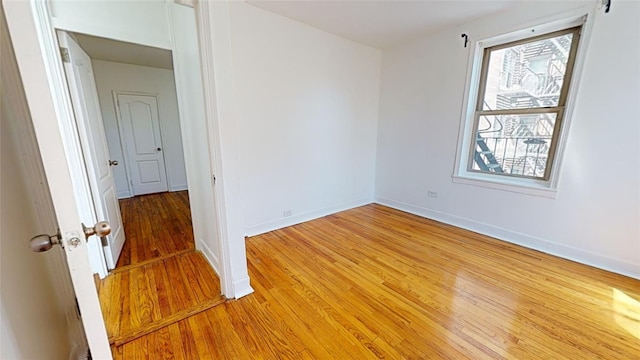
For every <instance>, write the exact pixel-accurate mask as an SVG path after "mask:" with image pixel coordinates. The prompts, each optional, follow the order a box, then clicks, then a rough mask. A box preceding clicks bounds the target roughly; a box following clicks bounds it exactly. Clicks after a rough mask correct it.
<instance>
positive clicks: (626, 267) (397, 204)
mask: <svg viewBox="0 0 640 360" xmlns="http://www.w3.org/2000/svg"><path fill="white" fill-rule="evenodd" d="M375 202H376V203H378V204H381V205H385V206H389V207H392V208H394V209H398V210H401V211H405V212H408V213H411V214H414V215H418V216H422V217H425V218H428V219H433V220H436V221H439V222H442V223H445V224H449V225H453V226H456V227H459V228H462V229H466V230H470V231H473V232H477V233H479V234H483V235H487V236H491V237H493V238H496V239H498V240H502V241H506V242H509V243H512V244H516V245H520V246H523V247H526V248H530V249H533V250H538V251H541V252H544V253H547V254H549V255H554V256H558V257H561V258H565V259H568V260H572V261H576V262H579V263H581V264H585V265H589V266H593V267H596V268H599V269H603V270H607V271H611V272H614V273H618V274H621V275H625V276H629V277H632V278H635V279H639V280H640V264H634V263H632V262H628V261H623V260H619V259H613V258H610V257H607V256H603V255H599V254H594V253H592V252H589V251H584V250H582V249H578V248H574V247H571V246H567V245H563V244H559V243H557V242H554V241H550V240H545V239H541V238H538V237H535V236H531V235H527V234H523V233H520V232H517V231H512V230H508V229H504V228H501V227H498V226H493V225H490V224H487V223H483V222H479V221H475V220H471V219H468V218H464V217H460V216H456V215H452V214H448V213H445V212H441V211H436V210H432V209H427V208H423V207H420V206H416V205H412V204H408V203H404V202H401V201H395V200H391V199H387V198H384V197H380V196H376V199H375Z"/></svg>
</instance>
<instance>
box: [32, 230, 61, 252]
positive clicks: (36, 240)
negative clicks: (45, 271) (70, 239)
mask: <svg viewBox="0 0 640 360" xmlns="http://www.w3.org/2000/svg"><path fill="white" fill-rule="evenodd" d="M56 244H60V238H59V236H58V235H53V236H50V235H47V234H40V235H36V236H34V237H32V238H31V240H29V247H30V248H31V250H32V251H35V252H43V251H47V250H49V249H51V248H52V247H53V245H56Z"/></svg>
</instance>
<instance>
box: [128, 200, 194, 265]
mask: <svg viewBox="0 0 640 360" xmlns="http://www.w3.org/2000/svg"><path fill="white" fill-rule="evenodd" d="M120 212H121V214H122V222H123V224H124V228H125V234H126V239H127V240H126V241H125V243H124V247H123V248H122V253H121V254H120V258H119V259H118V263H117V264H116V268H119V267H121V266H127V265H131V264H136V263H138V262H143V261H148V260H151V259H155V258H159V257H162V256H167V255H171V254H173V253H176V252H179V251H182V250H187V249H195V245H194V240H193V227H192V225H191V211H190V210H189V193H188V192H187V191H176V192H166V193H158V194H150V195H143V196H136V197H133V198H129V199H121V200H120ZM150 235H153V236H150Z"/></svg>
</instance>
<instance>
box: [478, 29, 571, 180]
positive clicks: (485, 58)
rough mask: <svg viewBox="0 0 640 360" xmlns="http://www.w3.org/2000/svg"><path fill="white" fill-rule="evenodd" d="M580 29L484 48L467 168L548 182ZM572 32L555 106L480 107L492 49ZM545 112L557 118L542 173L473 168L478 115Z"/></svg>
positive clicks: (482, 103) (490, 173)
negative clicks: (515, 172)
mask: <svg viewBox="0 0 640 360" xmlns="http://www.w3.org/2000/svg"><path fill="white" fill-rule="evenodd" d="M581 30H582V25H580V26H576V27H571V28H567V29H563V30H559V31H554V32H551V33H548V34H543V35H538V36H533V37H528V38H525V39H521V40H517V41H511V42H508V43H504V44H498V45H495V46H491V47H487V48H484V51H483V56H482V66H481V73H480V79H479V80H480V81H479V82H478V93H477V99H476V110H475V113H474V119H473V131H472V133H471V136H472V139H471V141H470V142H469V143H470V148H469V156H468V160H467V171H468V172H473V173H481V174H488V175H498V176H506V177H516V178H525V179H532V180H544V181H548V180H549V179H550V178H551V169H553V163H554V161H555V160H556V159H555V157H556V150H557V147H558V142H559V137H560V130H561V128H562V120H563V117H564V112H565V104H566V101H567V97H568V93H569V86H570V84H571V79H572V76H573V69H574V66H575V60H576V54H577V52H578V44H579V43H580V33H581ZM569 33H572V34H573V36H572V38H571V48H570V49H569V56H568V59H567V68H566V70H565V75H564V79H563V84H562V88H561V90H560V98H559V100H558V106H555V107H531V108H515V109H500V110H483V105H484V100H485V99H484V98H485V95H486V89H487V77H488V73H489V62H490V54H491V52H492V51H496V50H501V49H505V48H509V47H513V46H517V45H522V44H526V43H530V42H535V41H540V40H544V39H547V38H553V37H557V36H561V35H565V34H569ZM546 113H554V114H556V119H555V123H554V128H553V134H552V137H551V143H550V145H549V152H548V158H547V162H546V164H545V170H544V176H542V177H539V176H529V175H521V174H509V173H500V172H492V171H486V170H482V169H480V170H476V169H474V168H473V166H474V163H475V150H476V147H477V146H478V144H477V137H478V126H479V122H480V117H481V116H498V115H535V114H546Z"/></svg>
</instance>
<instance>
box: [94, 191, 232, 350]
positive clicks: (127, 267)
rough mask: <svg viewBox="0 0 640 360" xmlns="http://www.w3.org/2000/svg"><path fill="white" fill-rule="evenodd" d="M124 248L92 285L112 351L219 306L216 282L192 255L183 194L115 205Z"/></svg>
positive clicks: (200, 256) (202, 261)
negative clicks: (112, 265)
mask: <svg viewBox="0 0 640 360" xmlns="http://www.w3.org/2000/svg"><path fill="white" fill-rule="evenodd" d="M120 208H121V213H122V218H123V223H124V228H125V234H126V242H125V245H124V248H123V250H122V254H121V256H120V259H119V260H118V265H117V267H116V269H114V270H112V271H111V273H110V274H109V276H107V277H106V278H105V279H103V280H101V281H100V282H99V283H98V294H99V298H100V304H101V307H102V314H103V317H104V319H105V325H106V328H107V334H108V336H109V342H110V343H111V344H112V347H113V351H114V352H118V351H119V347H120V346H122V345H123V344H126V343H127V342H130V341H132V340H135V339H137V338H139V337H141V336H144V335H147V334H150V333H153V332H155V331H157V330H159V329H162V328H164V327H166V326H169V325H171V324H174V323H176V322H178V321H180V320H183V319H186V318H188V317H190V316H193V315H195V314H198V313H200V312H202V311H204V310H207V309H210V308H212V307H214V306H216V305H219V304H221V303H224V302H225V300H226V299H225V298H224V297H223V296H222V295H221V291H220V280H219V278H218V276H217V275H216V273H215V272H214V270H213V268H212V267H211V266H210V265H209V263H208V262H207V260H206V259H205V257H204V255H203V254H202V253H201V252H199V251H196V250H195V246H194V240H193V230H192V225H191V215H190V210H189V198H188V192H187V191H181V192H172V193H158V194H150V195H144V196H139V197H133V198H129V199H123V200H120Z"/></svg>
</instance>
